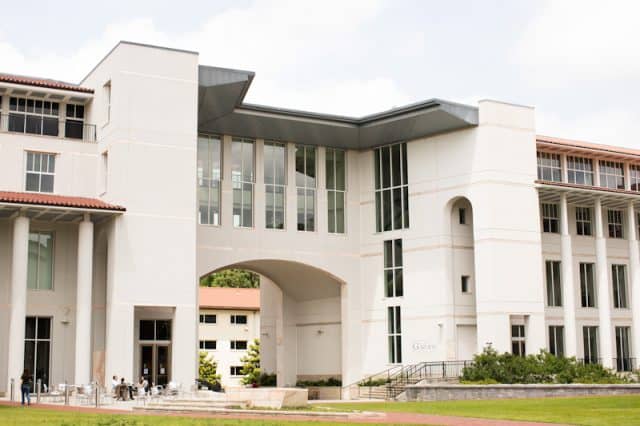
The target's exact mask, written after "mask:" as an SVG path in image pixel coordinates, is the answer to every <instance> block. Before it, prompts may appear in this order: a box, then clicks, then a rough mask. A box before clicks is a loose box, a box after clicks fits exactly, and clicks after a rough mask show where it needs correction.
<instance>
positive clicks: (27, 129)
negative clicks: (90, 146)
mask: <svg viewBox="0 0 640 426" xmlns="http://www.w3.org/2000/svg"><path fill="white" fill-rule="evenodd" d="M0 132H10V133H24V134H29V135H40V136H52V137H57V138H65V139H73V140H77V141H82V142H96V126H95V125H94V124H86V123H85V122H84V121H82V120H74V119H71V118H69V119H66V120H63V119H60V118H58V117H47V116H40V115H31V114H23V113H13V112H12V113H9V114H2V115H0Z"/></svg>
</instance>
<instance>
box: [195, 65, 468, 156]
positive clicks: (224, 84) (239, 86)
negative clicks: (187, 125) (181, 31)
mask: <svg viewBox="0 0 640 426" xmlns="http://www.w3.org/2000/svg"><path fill="white" fill-rule="evenodd" d="M254 75H255V74H254V73H253V72H250V71H241V70H232V69H226V68H216V67H207V66H200V67H199V93H198V130H199V131H200V132H203V133H217V134H227V135H234V136H244V137H251V138H264V139H274V140H280V141H290V142H297V143H301V144H309V145H323V146H330V147H336V148H345V149H368V148H372V147H375V146H379V145H384V144H387V143H391V142H396V141H401V140H410V139H417V138H421V137H425V136H432V135H436V134H439V133H445V132H450V131H455V130H462V129H466V128H469V127H472V126H477V125H478V109H477V108H476V107H472V106H468V105H462V104H457V103H453V102H448V101H443V100H440V99H431V100H428V101H424V102H419V103H416V104H411V105H407V106H403V107H400V108H394V109H391V110H388V111H384V112H381V113H376V114H372V115H367V116H364V117H360V118H353V117H344V116H339V115H330V114H319V113H313V112H306V111H297V110H291V109H282V108H274V107H268V106H262V105H253V104H246V103H243V99H244V97H245V95H246V93H247V91H248V89H249V86H250V85H251V82H252V81H253V77H254Z"/></svg>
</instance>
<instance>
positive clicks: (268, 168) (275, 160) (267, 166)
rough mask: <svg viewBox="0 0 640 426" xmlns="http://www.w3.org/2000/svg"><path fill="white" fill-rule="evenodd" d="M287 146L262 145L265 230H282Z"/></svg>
mask: <svg viewBox="0 0 640 426" xmlns="http://www.w3.org/2000/svg"><path fill="white" fill-rule="evenodd" d="M286 164H287V146H286V145H285V144H283V143H278V142H265V143H264V184H265V197H266V202H265V206H266V210H265V225H266V227H267V229H284V218H285V200H286V195H285V194H286V182H287V173H286V171H287V165H286Z"/></svg>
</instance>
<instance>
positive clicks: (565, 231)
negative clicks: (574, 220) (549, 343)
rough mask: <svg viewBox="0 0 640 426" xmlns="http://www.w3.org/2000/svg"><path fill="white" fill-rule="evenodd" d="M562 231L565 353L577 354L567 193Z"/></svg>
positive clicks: (562, 200) (562, 199)
mask: <svg viewBox="0 0 640 426" xmlns="http://www.w3.org/2000/svg"><path fill="white" fill-rule="evenodd" d="M560 231H561V232H562V236H561V239H560V242H561V246H560V247H561V248H560V250H561V253H562V275H561V279H562V293H563V297H562V304H563V312H564V333H565V348H564V349H565V355H566V356H576V355H577V346H576V345H577V342H578V339H577V336H576V295H575V285H574V278H573V248H572V244H571V234H570V233H569V210H568V205H567V194H565V193H563V194H562V195H561V197H560Z"/></svg>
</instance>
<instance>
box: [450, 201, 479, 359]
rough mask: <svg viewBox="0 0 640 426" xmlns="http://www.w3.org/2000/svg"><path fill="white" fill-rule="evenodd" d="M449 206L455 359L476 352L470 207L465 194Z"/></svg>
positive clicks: (472, 235)
mask: <svg viewBox="0 0 640 426" xmlns="http://www.w3.org/2000/svg"><path fill="white" fill-rule="evenodd" d="M449 206H450V211H449V224H450V232H451V276H452V280H451V286H452V287H451V289H452V295H453V317H454V324H455V348H456V358H457V359H459V360H470V359H472V358H473V355H474V354H475V353H476V352H477V337H476V336H477V324H476V288H475V282H476V280H475V255H474V249H475V245H474V228H473V226H474V223H473V207H472V205H471V201H469V199H468V198H466V197H458V198H455V199H453V200H451V202H450V203H449Z"/></svg>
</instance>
